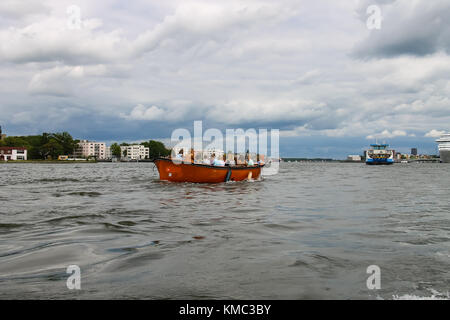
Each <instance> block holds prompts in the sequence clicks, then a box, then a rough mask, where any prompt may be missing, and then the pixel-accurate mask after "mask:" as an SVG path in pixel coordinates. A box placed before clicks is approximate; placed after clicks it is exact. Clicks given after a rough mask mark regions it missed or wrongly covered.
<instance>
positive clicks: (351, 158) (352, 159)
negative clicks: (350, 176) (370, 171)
mask: <svg viewBox="0 0 450 320" xmlns="http://www.w3.org/2000/svg"><path fill="white" fill-rule="evenodd" d="M361 160H362V159H361V156H359V155H349V156H348V157H347V161H361Z"/></svg>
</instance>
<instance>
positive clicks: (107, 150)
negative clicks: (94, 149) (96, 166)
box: [105, 147, 112, 159]
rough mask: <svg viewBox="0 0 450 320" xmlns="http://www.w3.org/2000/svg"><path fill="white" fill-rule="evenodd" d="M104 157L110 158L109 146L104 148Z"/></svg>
mask: <svg viewBox="0 0 450 320" xmlns="http://www.w3.org/2000/svg"><path fill="white" fill-rule="evenodd" d="M105 159H112V153H111V147H106V148H105Z"/></svg>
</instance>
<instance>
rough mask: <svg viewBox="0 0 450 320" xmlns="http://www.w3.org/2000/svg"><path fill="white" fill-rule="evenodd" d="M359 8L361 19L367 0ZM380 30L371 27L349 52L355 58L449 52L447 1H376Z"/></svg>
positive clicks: (448, 4)
mask: <svg viewBox="0 0 450 320" xmlns="http://www.w3.org/2000/svg"><path fill="white" fill-rule="evenodd" d="M363 3H364V5H360V7H359V11H358V13H359V16H360V18H361V20H363V21H364V23H365V20H366V19H367V18H368V16H367V15H366V13H365V9H364V8H367V7H366V5H368V4H369V3H370V2H369V1H364V2H363ZM378 3H379V4H380V7H381V13H382V17H383V20H382V25H381V29H380V30H376V29H375V30H372V31H371V32H370V34H369V35H368V37H367V38H365V39H364V40H362V41H361V42H359V43H358V44H357V45H356V47H355V49H354V51H353V54H354V55H355V56H356V57H359V58H390V57H396V56H399V55H412V56H424V55H429V54H433V53H436V52H439V51H444V52H447V53H448V52H450V2H449V1H447V0H434V1H420V2H419V1H415V2H411V1H409V0H396V1H381V2H380V1H379V2H378Z"/></svg>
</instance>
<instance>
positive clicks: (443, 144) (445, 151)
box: [436, 133, 450, 163]
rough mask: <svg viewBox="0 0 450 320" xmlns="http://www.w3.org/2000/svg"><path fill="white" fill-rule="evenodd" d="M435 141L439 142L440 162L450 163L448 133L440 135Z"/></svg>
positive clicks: (449, 134)
mask: <svg viewBox="0 0 450 320" xmlns="http://www.w3.org/2000/svg"><path fill="white" fill-rule="evenodd" d="M436 142H437V143H438V144H439V154H440V155H441V162H445V163H450V133H446V134H444V135H442V137H440V138H439V139H438V140H436Z"/></svg>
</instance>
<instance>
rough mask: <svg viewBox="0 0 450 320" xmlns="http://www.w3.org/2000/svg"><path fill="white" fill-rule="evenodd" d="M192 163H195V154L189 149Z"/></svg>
mask: <svg viewBox="0 0 450 320" xmlns="http://www.w3.org/2000/svg"><path fill="white" fill-rule="evenodd" d="M194 162H195V152H194V149H193V148H191V163H194Z"/></svg>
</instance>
